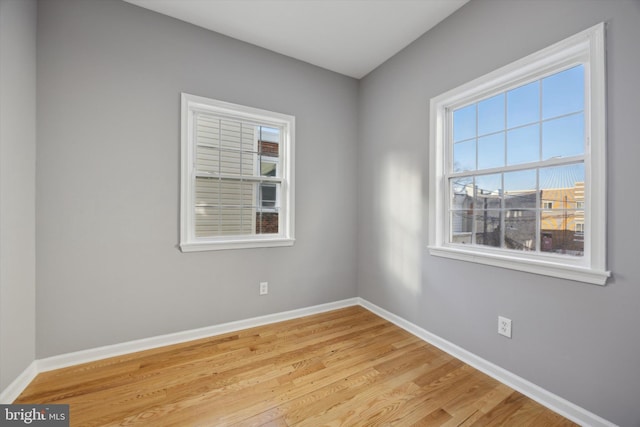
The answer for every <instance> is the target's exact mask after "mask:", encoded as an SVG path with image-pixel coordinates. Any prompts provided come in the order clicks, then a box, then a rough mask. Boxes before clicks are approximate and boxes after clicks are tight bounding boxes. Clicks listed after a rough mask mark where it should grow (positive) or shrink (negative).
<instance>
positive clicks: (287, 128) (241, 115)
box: [179, 92, 295, 252]
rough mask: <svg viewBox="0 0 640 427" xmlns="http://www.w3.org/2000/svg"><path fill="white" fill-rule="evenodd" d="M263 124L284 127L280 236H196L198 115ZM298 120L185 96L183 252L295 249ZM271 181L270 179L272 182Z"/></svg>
mask: <svg viewBox="0 0 640 427" xmlns="http://www.w3.org/2000/svg"><path fill="white" fill-rule="evenodd" d="M197 111H203V112H207V113H211V114H215V115H218V116H226V117H231V118H235V119H243V120H247V121H251V122H259V123H261V124H264V125H271V126H273V127H279V128H283V129H284V131H283V134H282V140H281V146H280V148H279V150H280V153H279V155H280V163H279V165H278V167H279V168H280V172H281V174H282V175H281V178H280V179H279V181H280V182H281V185H280V199H279V201H280V209H281V210H280V212H279V228H278V229H279V230H281V231H280V232H279V233H278V234H265V235H235V236H216V237H206V238H202V237H196V236H195V203H194V201H195V179H194V176H195V168H194V166H193V165H194V160H195V142H194V120H193V116H194V112H197ZM294 147H295V117H294V116H291V115H287V114H282V113H276V112H272V111H268V110H263V109H259V108H253V107H248V106H244V105H238V104H233V103H230V102H225V101H219V100H215V99H210V98H205V97H201V96H197V95H191V94H188V93H184V92H183V93H182V94H181V162H180V166H181V167H180V169H181V172H180V178H181V179H180V181H181V182H180V244H179V247H180V250H181V251H182V252H194V251H209V250H225V249H248V248H265V247H280V246H292V245H293V244H294V242H295V237H294V224H295V222H294V219H295V215H294V206H295V203H294V195H295V192H294V164H293V163H294V162H293V159H294ZM268 180H269V179H266V181H268Z"/></svg>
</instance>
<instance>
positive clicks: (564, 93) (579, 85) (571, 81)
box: [542, 65, 584, 119]
mask: <svg viewBox="0 0 640 427" xmlns="http://www.w3.org/2000/svg"><path fill="white" fill-rule="evenodd" d="M582 110H584V66H583V65H579V66H577V67H573V68H570V69H568V70H566V71H562V72H560V73H557V74H554V75H552V76H549V77H547V78H544V79H542V119H549V118H552V117H557V116H560V115H563V114H569V113H575V112H578V111H582Z"/></svg>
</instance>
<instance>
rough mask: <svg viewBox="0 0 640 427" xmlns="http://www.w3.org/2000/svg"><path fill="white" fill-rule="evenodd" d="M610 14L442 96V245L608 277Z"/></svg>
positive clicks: (435, 192) (434, 216) (436, 200)
mask: <svg viewBox="0 0 640 427" xmlns="http://www.w3.org/2000/svg"><path fill="white" fill-rule="evenodd" d="M604 82H605V75H604V24H599V25H597V26H595V27H593V28H591V29H588V30H586V31H583V32H582V33H579V34H577V35H575V36H573V37H570V38H568V39H566V40H564V41H561V42H559V43H557V44H555V45H553V46H550V47H548V48H546V49H543V50H541V51H539V52H537V53H534V54H532V55H530V56H528V57H526V58H524V59H521V60H519V61H516V62H515V63H512V64H510V65H507V66H505V67H503V68H501V69H499V70H496V71H494V72H492V73H490V74H488V75H486V76H483V77H480V78H478V79H476V80H474V81H472V82H470V83H467V84H465V85H462V86H460V87H458V88H455V89H452V90H450V91H448V92H446V93H444V94H442V95H440V96H437V97H435V98H433V99H432V100H431V136H430V149H431V151H430V189H429V194H430V201H431V203H430V212H429V249H430V253H431V254H432V255H436V256H444V257H448V258H454V259H460V260H465V261H472V262H478V263H484V264H489V265H494V266H500V267H505V268H511V269H517V270H522V271H528V272H533V273H539V274H544V275H550V276H555V277H561V278H567V279H572V280H578V281H583V282H588V283H596V284H605V283H606V279H607V277H608V276H609V272H608V271H606V266H605V261H606V257H605V253H606V251H605V249H606V248H605V244H606V238H605V228H606V221H605V213H606V205H605V199H606V197H605V190H606V185H605V164H606V159H605V110H604V108H605V93H604V89H605V88H604Z"/></svg>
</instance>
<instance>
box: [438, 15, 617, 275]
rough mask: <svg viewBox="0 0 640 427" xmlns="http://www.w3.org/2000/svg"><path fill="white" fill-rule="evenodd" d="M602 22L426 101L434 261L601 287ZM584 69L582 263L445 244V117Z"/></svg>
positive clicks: (603, 269)
mask: <svg viewBox="0 0 640 427" xmlns="http://www.w3.org/2000/svg"><path fill="white" fill-rule="evenodd" d="M604 30H605V25H604V23H600V24H597V25H595V26H593V27H591V28H589V29H587V30H584V31H582V32H580V33H578V34H576V35H574V36H571V37H569V38H567V39H565V40H562V41H560V42H558V43H556V44H553V45H551V46H549V47H547V48H545V49H542V50H540V51H538V52H535V53H533V54H531V55H529V56H527V57H525V58H522V59H520V60H517V61H515V62H513V63H511V64H508V65H506V66H504V67H502V68H499V69H497V70H495V71H493V72H490V73H488V74H486V75H484V76H481V77H479V78H477V79H475V80H473V81H470V82H468V83H465V84H463V85H461V86H459V87H457V88H454V89H451V90H449V91H447V92H445V93H443V94H441V95H439V96H436V97H434V98H432V99H431V101H430V144H429V145H430V147H429V165H430V168H429V201H430V203H429V238H428V242H429V244H428V248H429V252H430V254H431V255H434V256H440V257H445V258H452V259H458V260H463V261H469V262H475V263H480V264H486V265H492V266H497V267H503V268H508V269H513V270H519V271H525V272H530V273H536V274H541V275H546V276H552V277H558V278H563V279H569V280H576V281H580V282H586V283H592V284H598V285H604V284H606V281H607V278H608V277H609V276H610V272H609V271H607V270H606V206H607V205H606V151H605V144H606V116H605V102H606V96H605V45H604ZM577 63H584V65H585V77H586V79H587V82H588V83H589V84H588V86H587V87H586V91H585V138H586V146H585V155H584V158H585V160H584V165H585V199H586V203H585V207H584V211H585V222H586V224H585V232H586V235H587V237H588V242H587V241H585V250H584V256H583V257H580V259H571V258H569V257H566V256H562V255H554V254H540V253H535V254H529V253H520V252H518V251H512V250H506V249H501V248H483V247H477V246H474V247H469V246H465V247H462V246H463V245H457V244H452V243H449V242H448V241H447V235H448V232H449V230H448V229H447V228H446V227H447V224H448V221H447V206H448V205H447V199H446V198H447V197H448V195H447V194H448V193H447V191H446V190H447V188H448V185H447V182H445V178H444V177H445V171H446V164H445V161H446V159H447V158H448V155H449V154H448V153H447V150H449V149H450V147H449V144H448V141H447V136H448V132H450V130H449V129H448V126H450V124H449V123H448V119H447V117H448V111H449V110H452V108H453V107H456V106H460V105H463V104H468V103H472V102H475V101H478V100H481V99H483V98H485V97H489V96H491V94H497V93H499V92H503V91H507V90H509V89H511V88H513V87H517V86H519V85H521V84H523V83H525V82H527V81H530V80H535V79H537V78H540V76H544V75H545V73H547V74H548V73H552V72H556V70H558V68H560V67H565V68H568V67H569V65H570V64H577Z"/></svg>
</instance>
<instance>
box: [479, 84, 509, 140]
mask: <svg viewBox="0 0 640 427" xmlns="http://www.w3.org/2000/svg"><path fill="white" fill-rule="evenodd" d="M501 130H504V93H501V94H500V95H496V96H494V97H492V98H489V99H485V100H484V101H481V102H479V103H478V135H486V134H488V133H492V132H498V131H501Z"/></svg>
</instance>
